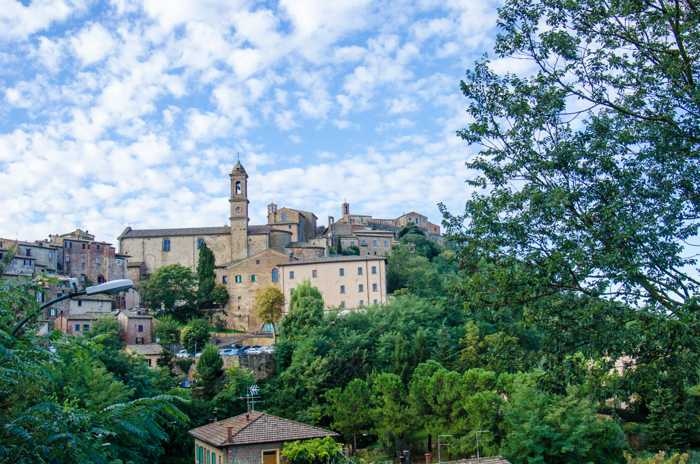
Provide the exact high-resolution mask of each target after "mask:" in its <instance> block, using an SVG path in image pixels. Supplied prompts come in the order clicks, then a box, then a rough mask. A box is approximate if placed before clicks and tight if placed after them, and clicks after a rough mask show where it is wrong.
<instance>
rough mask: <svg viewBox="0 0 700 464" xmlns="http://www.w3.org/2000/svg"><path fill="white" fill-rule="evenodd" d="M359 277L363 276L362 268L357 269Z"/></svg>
mask: <svg viewBox="0 0 700 464" xmlns="http://www.w3.org/2000/svg"><path fill="white" fill-rule="evenodd" d="M357 275H362V268H361V267H358V268H357Z"/></svg>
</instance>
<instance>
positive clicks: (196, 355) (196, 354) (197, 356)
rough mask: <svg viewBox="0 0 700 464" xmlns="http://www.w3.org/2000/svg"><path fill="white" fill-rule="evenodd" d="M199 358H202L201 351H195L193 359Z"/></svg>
mask: <svg viewBox="0 0 700 464" xmlns="http://www.w3.org/2000/svg"><path fill="white" fill-rule="evenodd" d="M200 356H202V352H201V351H197V352H196V353H195V354H194V357H195V358H199V357H200Z"/></svg>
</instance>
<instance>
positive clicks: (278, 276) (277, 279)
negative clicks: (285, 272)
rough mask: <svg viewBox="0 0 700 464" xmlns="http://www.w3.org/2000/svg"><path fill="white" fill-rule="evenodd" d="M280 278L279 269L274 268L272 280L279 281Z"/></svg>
mask: <svg viewBox="0 0 700 464" xmlns="http://www.w3.org/2000/svg"><path fill="white" fill-rule="evenodd" d="M279 280H280V273H279V271H278V270H277V269H273V270H272V281H273V282H277V281H279Z"/></svg>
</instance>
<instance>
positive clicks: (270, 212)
mask: <svg viewBox="0 0 700 464" xmlns="http://www.w3.org/2000/svg"><path fill="white" fill-rule="evenodd" d="M276 212H277V205H276V204H274V203H270V204H269V205H267V222H268V224H269V223H270V222H277V218H276V217H275V216H276V214H275V213H276Z"/></svg>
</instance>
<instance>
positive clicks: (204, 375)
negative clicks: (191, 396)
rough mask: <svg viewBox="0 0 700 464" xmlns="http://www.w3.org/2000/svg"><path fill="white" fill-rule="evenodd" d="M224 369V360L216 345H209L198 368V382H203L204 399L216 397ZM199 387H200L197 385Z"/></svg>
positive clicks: (201, 357) (203, 352)
mask: <svg viewBox="0 0 700 464" xmlns="http://www.w3.org/2000/svg"><path fill="white" fill-rule="evenodd" d="M223 367H224V360H223V359H221V355H220V354H219V350H217V349H216V345H214V344H212V343H207V345H206V347H205V348H204V350H203V351H202V355H201V356H200V357H199V360H198V361H197V366H196V368H195V369H196V376H197V380H199V381H200V382H202V384H203V385H202V398H204V399H205V400H211V399H212V398H214V397H215V396H216V394H217V393H218V391H217V390H218V389H219V386H220V385H219V380H220V379H221V374H222V372H221V369H222V368H223ZM197 386H198V387H199V385H197Z"/></svg>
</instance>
